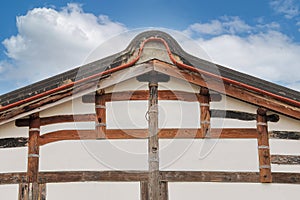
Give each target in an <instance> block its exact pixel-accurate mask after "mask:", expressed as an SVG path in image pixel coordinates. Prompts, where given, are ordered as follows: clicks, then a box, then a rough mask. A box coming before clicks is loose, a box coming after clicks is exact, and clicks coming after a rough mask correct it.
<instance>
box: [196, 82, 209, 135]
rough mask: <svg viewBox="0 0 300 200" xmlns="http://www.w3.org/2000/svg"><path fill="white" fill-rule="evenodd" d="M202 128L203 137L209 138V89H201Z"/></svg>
mask: <svg viewBox="0 0 300 200" xmlns="http://www.w3.org/2000/svg"><path fill="white" fill-rule="evenodd" d="M199 94H200V96H201V97H202V98H201V99H200V127H201V131H202V135H203V136H208V137H209V134H210V111H209V106H210V105H209V103H210V102H209V99H210V97H209V96H210V95H209V90H208V88H205V87H201V88H200V93H199Z"/></svg>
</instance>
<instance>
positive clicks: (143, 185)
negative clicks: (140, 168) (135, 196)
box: [140, 181, 149, 200]
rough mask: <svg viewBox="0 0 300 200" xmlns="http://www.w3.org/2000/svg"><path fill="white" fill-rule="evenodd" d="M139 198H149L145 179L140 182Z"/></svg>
mask: <svg viewBox="0 0 300 200" xmlns="http://www.w3.org/2000/svg"><path fill="white" fill-rule="evenodd" d="M140 199H141V200H149V192H148V182H146V181H141V182H140Z"/></svg>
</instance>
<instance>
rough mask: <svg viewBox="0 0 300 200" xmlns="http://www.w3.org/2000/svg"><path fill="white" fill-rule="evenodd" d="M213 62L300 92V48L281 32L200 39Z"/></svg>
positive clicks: (201, 44)
mask: <svg viewBox="0 0 300 200" xmlns="http://www.w3.org/2000/svg"><path fill="white" fill-rule="evenodd" d="M198 42H199V44H200V46H201V47H203V48H204V49H205V50H206V51H207V54H208V55H209V56H210V57H211V59H212V61H214V62H216V63H219V64H221V65H225V66H227V67H231V68H233V69H235V70H238V71H241V72H244V73H247V74H251V75H254V76H256V77H260V78H262V79H266V80H269V81H272V82H277V83H281V84H284V85H286V86H290V87H292V88H293V89H296V90H300V87H299V80H300V73H299V72H300V66H299V63H300V57H299V55H300V45H299V44H295V43H293V42H292V40H291V39H290V38H288V37H287V36H286V35H284V34H282V33H280V32H277V31H268V32H265V33H258V34H250V35H248V36H247V37H240V36H237V35H220V36H217V37H214V38H211V39H208V40H204V39H201V38H200V39H198Z"/></svg>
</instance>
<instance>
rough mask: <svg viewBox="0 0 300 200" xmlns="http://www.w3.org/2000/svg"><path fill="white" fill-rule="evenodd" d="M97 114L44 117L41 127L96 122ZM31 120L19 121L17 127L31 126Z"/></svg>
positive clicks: (41, 119)
mask: <svg viewBox="0 0 300 200" xmlns="http://www.w3.org/2000/svg"><path fill="white" fill-rule="evenodd" d="M95 117H96V115H95V114H82V115H55V116H51V117H42V118H40V121H41V126H46V125H51V124H59V123H68V122H89V121H95ZM29 121H30V120H29V119H17V120H16V123H15V124H16V126H18V127H26V126H29Z"/></svg>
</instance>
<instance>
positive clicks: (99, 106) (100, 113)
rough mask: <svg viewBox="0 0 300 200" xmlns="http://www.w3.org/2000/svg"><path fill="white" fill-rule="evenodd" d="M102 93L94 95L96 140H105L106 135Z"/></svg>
mask: <svg viewBox="0 0 300 200" xmlns="http://www.w3.org/2000/svg"><path fill="white" fill-rule="evenodd" d="M103 94H104V91H103V90H101V91H99V92H97V93H96V98H95V110H96V118H97V119H96V133H97V138H105V133H106V107H105V99H104V98H103V96H102V95H103Z"/></svg>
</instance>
